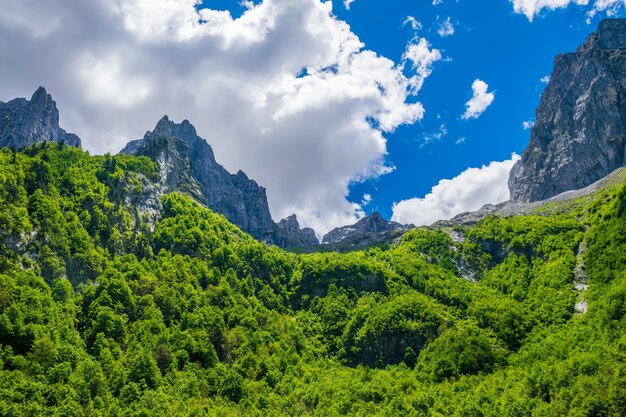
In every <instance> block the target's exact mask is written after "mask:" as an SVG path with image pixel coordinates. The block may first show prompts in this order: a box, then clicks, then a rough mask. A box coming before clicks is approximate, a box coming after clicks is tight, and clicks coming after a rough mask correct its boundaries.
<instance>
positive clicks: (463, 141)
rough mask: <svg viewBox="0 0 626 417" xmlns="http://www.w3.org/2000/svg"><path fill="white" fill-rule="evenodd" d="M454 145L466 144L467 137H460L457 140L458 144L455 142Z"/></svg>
mask: <svg viewBox="0 0 626 417" xmlns="http://www.w3.org/2000/svg"><path fill="white" fill-rule="evenodd" d="M454 143H456V144H457V145H460V144H462V143H465V136H461V137H459V138H458V139H457V140H456V142H454Z"/></svg>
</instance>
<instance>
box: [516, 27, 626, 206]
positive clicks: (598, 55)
mask: <svg viewBox="0 0 626 417" xmlns="http://www.w3.org/2000/svg"><path fill="white" fill-rule="evenodd" d="M625 151H626V19H608V20H603V21H602V22H600V25H599V27H598V29H597V31H596V32H595V33H592V34H591V35H590V36H589V37H588V38H587V40H586V42H585V43H584V44H583V45H581V46H580V47H579V48H578V49H577V51H576V52H573V53H568V54H563V55H559V56H557V57H556V58H555V60H554V70H553V72H552V75H551V77H550V82H549V84H548V86H547V88H546V90H545V91H544V93H543V95H542V97H541V102H540V105H539V107H538V109H537V115H536V123H535V125H534V126H533V128H532V130H531V136H530V143H529V145H528V148H526V150H525V151H524V153H523V155H522V159H521V160H520V161H518V162H517V163H516V164H515V166H514V167H513V169H512V170H511V174H510V177H509V189H510V191H511V200H513V201H514V202H530V201H539V200H544V199H547V198H550V197H553V196H555V195H557V194H560V193H562V192H564V191H568V190H574V189H579V188H583V187H586V186H587V185H590V184H592V183H593V182H595V181H597V180H599V179H600V178H603V177H605V176H606V175H608V174H609V173H611V172H612V171H613V170H615V169H616V168H619V167H621V166H624V165H625V163H626V161H625V159H624V154H625Z"/></svg>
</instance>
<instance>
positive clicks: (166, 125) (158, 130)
mask: <svg viewBox="0 0 626 417" xmlns="http://www.w3.org/2000/svg"><path fill="white" fill-rule="evenodd" d="M146 135H147V136H150V137H156V136H168V137H175V138H178V139H182V140H184V141H185V142H187V143H189V142H193V141H197V140H202V139H201V138H200V137H199V136H198V133H197V132H196V128H195V127H194V126H193V125H192V124H191V123H190V122H189V120H187V119H185V120H183V121H182V122H180V123H175V122H173V121H172V120H170V118H169V117H168V116H167V115H165V116H163V117H162V118H161V120H159V121H158V123H157V124H156V126H155V128H154V130H153V131H152V132H148V133H147V134H146Z"/></svg>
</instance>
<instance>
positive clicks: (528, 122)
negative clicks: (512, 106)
mask: <svg viewBox="0 0 626 417" xmlns="http://www.w3.org/2000/svg"><path fill="white" fill-rule="evenodd" d="M534 125H535V121H534V120H526V121H524V122H522V127H523V128H524V130H528V129H530V128H531V127H533V126H534Z"/></svg>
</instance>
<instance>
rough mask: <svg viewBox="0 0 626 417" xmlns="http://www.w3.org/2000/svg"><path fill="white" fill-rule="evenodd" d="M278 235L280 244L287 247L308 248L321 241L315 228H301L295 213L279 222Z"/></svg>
mask: <svg viewBox="0 0 626 417" xmlns="http://www.w3.org/2000/svg"><path fill="white" fill-rule="evenodd" d="M278 236H279V242H278V245H279V246H282V247H286V248H288V247H298V248H306V247H310V246H315V245H319V243H320V242H319V240H317V236H315V231H314V230H313V229H311V228H310V227H305V228H303V229H301V228H300V224H299V223H298V218H297V217H296V215H295V214H292V215H291V216H289V217H287V218H285V219H282V220H281V221H279V222H278Z"/></svg>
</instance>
